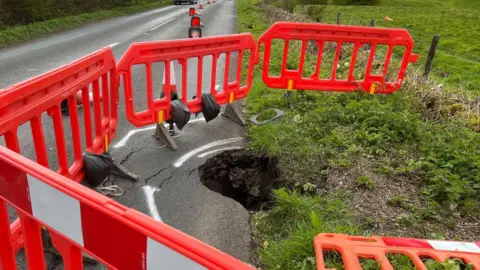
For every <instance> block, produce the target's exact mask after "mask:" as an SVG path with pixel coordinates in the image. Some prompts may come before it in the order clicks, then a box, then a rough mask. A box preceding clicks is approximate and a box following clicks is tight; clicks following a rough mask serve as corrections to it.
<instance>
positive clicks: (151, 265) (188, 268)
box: [147, 238, 207, 270]
mask: <svg viewBox="0 0 480 270" xmlns="http://www.w3.org/2000/svg"><path fill="white" fill-rule="evenodd" d="M154 269H155V270H162V269H165V270H166V269H179V270H180V269H182V270H197V269H207V268H205V267H203V266H201V265H200V264H198V263H196V262H194V261H192V260H190V259H189V258H187V257H185V256H183V255H182V254H180V253H177V252H176V251H173V250H171V249H170V248H168V247H166V246H164V245H162V244H160V243H158V242H157V241H155V240H153V239H150V238H147V270H154Z"/></svg>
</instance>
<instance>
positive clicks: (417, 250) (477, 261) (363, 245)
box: [315, 233, 480, 270]
mask: <svg viewBox="0 0 480 270" xmlns="http://www.w3.org/2000/svg"><path fill="white" fill-rule="evenodd" d="M326 251H335V252H337V253H339V254H340V255H341V256H342V261H343V264H344V265H345V269H350V270H357V269H358V270H361V269H362V267H361V265H360V261H359V260H360V259H362V258H368V259H372V260H376V261H377V262H378V264H379V265H380V268H381V269H386V270H387V269H388V270H390V269H393V268H392V265H391V264H390V261H389V260H388V258H387V256H386V255H387V254H389V253H390V254H401V255H406V256H408V257H409V258H410V260H411V261H412V263H413V264H414V265H415V269H425V270H426V269H427V267H426V266H425V263H424V262H423V261H422V257H424V258H425V257H426V258H431V259H433V260H436V261H437V262H444V261H445V260H446V259H452V258H456V259H461V260H463V261H464V262H465V263H467V264H472V265H473V267H474V269H479V268H480V245H478V243H467V242H457V241H438V240H424V239H412V238H388V237H378V236H371V237H360V236H349V235H345V234H327V233H324V234H319V235H317V236H316V237H315V253H316V261H317V269H318V270H323V269H327V268H326V265H325V260H324V252H326Z"/></svg>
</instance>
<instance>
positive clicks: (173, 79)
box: [163, 61, 177, 85]
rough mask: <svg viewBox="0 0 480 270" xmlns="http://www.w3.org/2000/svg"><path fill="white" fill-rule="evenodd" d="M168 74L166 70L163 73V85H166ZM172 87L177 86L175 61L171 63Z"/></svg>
mask: <svg viewBox="0 0 480 270" xmlns="http://www.w3.org/2000/svg"><path fill="white" fill-rule="evenodd" d="M166 74H167V72H166V69H165V70H164V71H163V84H165V75H166ZM170 85H177V82H176V81H175V65H174V64H173V61H171V62H170Z"/></svg>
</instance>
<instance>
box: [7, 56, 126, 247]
mask: <svg viewBox="0 0 480 270" xmlns="http://www.w3.org/2000/svg"><path fill="white" fill-rule="evenodd" d="M109 82H110V83H109ZM90 89H91V91H92V92H91V93H90ZM78 92H81V97H82V103H83V104H84V106H83V116H84V118H83V124H84V130H85V134H84V139H85V144H86V145H85V147H83V146H82V143H81V136H82V134H81V132H80V119H79V114H78V111H77V93H78ZM91 97H93V112H92V111H91V109H90V105H89V104H90V98H91ZM65 100H66V102H68V108H69V109H68V111H69V120H70V124H71V131H72V137H71V138H72V144H73V158H74V159H73V162H71V163H69V161H68V156H67V147H66V138H65V129H64V123H63V117H62V112H61V104H62V102H64V101H65ZM117 100H118V88H117V86H116V69H115V59H114V58H113V54H112V51H111V49H110V48H105V49H102V50H99V51H97V52H94V53H92V54H90V55H88V56H85V57H83V58H81V59H79V60H77V61H75V62H73V63H71V64H68V65H65V66H62V67H60V68H58V69H55V70H52V71H50V72H47V73H45V74H42V75H39V76H37V77H34V78H32V79H30V80H27V81H24V82H21V83H18V84H15V85H13V86H10V87H7V88H5V89H3V90H0V136H4V137H5V143H6V146H7V148H9V149H10V150H12V151H14V152H17V153H20V145H19V141H18V135H17V131H18V128H19V127H20V125H22V124H24V123H26V122H30V127H31V134H32V139H33V146H34V148H35V154H36V160H37V163H38V164H40V165H42V166H44V167H46V168H51V167H50V166H49V165H50V164H49V160H48V154H47V151H50V152H52V151H54V152H55V153H56V154H57V160H56V161H57V163H58V173H60V174H61V175H63V176H65V177H67V178H69V179H73V180H75V181H81V180H82V179H83V178H84V171H83V170H82V169H83V160H82V154H83V153H84V152H85V151H88V152H91V153H96V154H101V153H104V152H105V151H106V149H107V148H108V142H109V141H111V140H112V139H113V137H114V136H115V133H116V130H117V121H118V113H117ZM44 113H47V115H48V116H49V118H51V120H52V123H53V130H54V134H55V148H54V149H47V146H46V138H45V136H44V127H43V124H42V123H43V122H44V117H43V116H44ZM92 118H93V123H94V126H95V133H93V130H92ZM11 226H12V239H13V241H14V249H15V250H18V249H19V248H21V247H22V245H23V240H24V239H23V237H22V229H21V227H20V221H19V220H18V219H17V220H16V221H15V222H14V223H12V225H11Z"/></svg>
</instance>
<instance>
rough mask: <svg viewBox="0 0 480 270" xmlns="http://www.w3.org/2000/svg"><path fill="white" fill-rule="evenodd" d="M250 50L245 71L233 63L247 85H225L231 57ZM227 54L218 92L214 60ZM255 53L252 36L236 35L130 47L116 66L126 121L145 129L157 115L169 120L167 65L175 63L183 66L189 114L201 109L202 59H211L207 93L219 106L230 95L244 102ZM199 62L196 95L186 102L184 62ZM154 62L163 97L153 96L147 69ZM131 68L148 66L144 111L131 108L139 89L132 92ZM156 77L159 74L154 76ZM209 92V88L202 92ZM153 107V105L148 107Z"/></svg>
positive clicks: (240, 63) (230, 83) (184, 79)
mask: <svg viewBox="0 0 480 270" xmlns="http://www.w3.org/2000/svg"><path fill="white" fill-rule="evenodd" d="M246 50H248V51H251V54H250V58H249V59H248V60H249V61H248V63H249V66H248V70H244V71H242V58H240V57H238V58H237V61H236V63H234V64H235V66H236V71H237V73H242V72H245V73H244V75H245V76H246V78H247V83H246V85H240V82H239V80H238V79H237V78H240V77H239V76H237V77H236V80H235V82H228V78H229V72H230V70H229V69H230V65H233V63H230V55H231V54H232V53H233V52H244V51H246ZM223 53H224V54H225V55H226V59H225V71H224V73H223V74H218V76H223V78H224V85H223V88H224V89H223V92H221V93H218V92H217V91H216V90H215V82H216V79H217V72H216V68H217V58H218V57H219V56H220V55H221V54H223ZM254 54H255V41H254V39H253V36H252V35H251V34H237V35H227V36H217V37H205V38H198V39H184V40H170V41H158V42H144V43H134V44H132V45H131V46H130V47H129V48H128V50H127V51H126V53H125V55H124V56H123V57H122V59H121V60H120V61H119V63H118V65H117V72H118V75H119V77H122V78H123V82H124V83H123V86H124V92H125V103H126V115H127V119H128V120H129V121H130V122H131V123H132V124H133V125H135V126H145V125H149V124H154V123H156V122H157V121H158V119H157V118H158V115H159V112H163V115H165V117H164V119H163V120H169V119H170V118H171V115H170V112H171V105H170V92H171V89H170V88H171V73H172V72H173V70H171V65H170V63H171V62H172V61H175V60H177V61H178V62H179V64H180V65H181V66H182V71H183V72H182V80H181V81H182V88H183V89H182V91H181V92H182V97H181V98H182V101H183V102H184V103H185V104H186V105H187V107H188V108H189V109H190V111H191V112H193V113H197V112H200V111H201V109H202V101H201V92H202V85H201V81H202V79H201V77H202V76H203V66H202V65H201V63H203V61H204V57H206V56H212V71H211V78H210V82H211V84H210V87H211V88H210V93H211V94H212V95H213V96H214V97H215V99H216V101H217V103H218V104H220V105H223V104H227V103H228V102H229V98H230V97H231V96H233V97H234V99H235V100H239V99H243V98H245V97H246V95H247V94H248V92H249V91H250V88H251V84H252V75H253V66H254ZM192 58H195V59H198V63H199V64H198V67H197V75H196V77H197V80H196V81H197V89H196V93H197V96H196V98H195V99H193V100H189V99H188V97H187V95H186V93H187V92H188V91H187V83H186V82H187V77H186V76H187V72H186V71H187V67H186V66H187V63H188V59H192ZM154 63H164V66H165V68H164V75H165V76H164V78H165V83H164V86H166V87H163V89H164V90H165V97H163V98H159V97H153V96H152V91H153V83H152V82H151V75H149V74H150V69H148V66H151V65H153V64H154ZM134 65H146V66H147V82H146V93H145V96H146V97H147V109H146V110H143V111H138V112H137V111H135V108H134V100H133V99H134V95H133V93H134V91H139V89H137V90H136V89H133V85H132V84H133V83H132V71H131V68H132V66H134ZM157 76H158V75H157ZM205 90H207V91H208V89H205ZM150 104H153V105H150Z"/></svg>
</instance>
